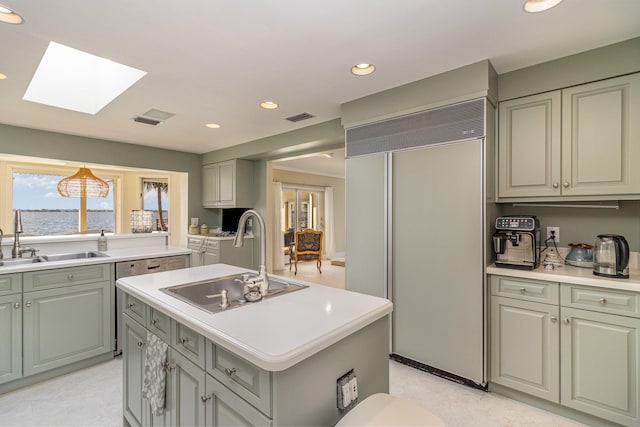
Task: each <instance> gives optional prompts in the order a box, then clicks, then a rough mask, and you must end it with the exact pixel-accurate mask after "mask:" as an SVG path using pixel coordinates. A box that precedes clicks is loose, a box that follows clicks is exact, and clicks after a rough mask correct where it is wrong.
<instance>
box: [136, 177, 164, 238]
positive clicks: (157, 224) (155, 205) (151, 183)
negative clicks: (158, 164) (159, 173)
mask: <svg viewBox="0 0 640 427" xmlns="http://www.w3.org/2000/svg"><path fill="white" fill-rule="evenodd" d="M168 206H169V182H168V180H166V179H161V178H153V179H150V178H144V179H143V180H142V209H144V210H151V211H153V212H154V213H153V226H152V229H153V230H157V231H168V230H169V226H168V224H169V207H168Z"/></svg>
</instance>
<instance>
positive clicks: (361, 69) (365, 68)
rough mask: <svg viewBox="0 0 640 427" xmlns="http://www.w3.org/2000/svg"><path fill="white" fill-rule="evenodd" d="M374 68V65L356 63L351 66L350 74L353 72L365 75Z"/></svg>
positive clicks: (357, 74)
mask: <svg viewBox="0 0 640 427" xmlns="http://www.w3.org/2000/svg"><path fill="white" fill-rule="evenodd" d="M375 70H376V66H375V65H373V64H367V63H362V64H357V65H354V66H353V67H351V74H354V75H356V76H367V75H369V74H371V73H373V72H374V71H375Z"/></svg>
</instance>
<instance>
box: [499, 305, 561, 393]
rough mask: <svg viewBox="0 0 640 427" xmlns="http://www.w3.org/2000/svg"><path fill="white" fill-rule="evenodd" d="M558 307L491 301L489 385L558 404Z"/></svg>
mask: <svg viewBox="0 0 640 427" xmlns="http://www.w3.org/2000/svg"><path fill="white" fill-rule="evenodd" d="M558 312H559V308H558V306H557V305H556V306H554V305H550V304H542V303H538V302H529V301H521V300H517V299H512V298H503V297H495V296H494V297H491V355H492V356H491V381H493V382H494V383H496V384H501V385H504V386H506V387H511V388H513V389H515V390H520V391H522V392H525V393H528V394H531V395H534V396H537V397H540V398H542V399H546V400H550V401H553V402H558V400H559V395H560V377H559V368H560V361H559V358H558V350H559V344H560V343H559V339H558V334H559V331H558Z"/></svg>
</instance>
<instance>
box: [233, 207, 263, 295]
mask: <svg viewBox="0 0 640 427" xmlns="http://www.w3.org/2000/svg"><path fill="white" fill-rule="evenodd" d="M252 215H253V217H255V218H256V220H257V221H258V225H259V226H260V266H259V267H258V276H257V277H253V278H251V279H249V282H251V283H252V284H254V285H257V286H260V293H261V294H262V296H265V295H266V294H267V292H269V279H268V278H267V261H266V259H267V229H266V226H265V224H264V219H263V218H262V216H261V215H260V214H259V213H258V212H257V211H255V210H253V209H249V210H247V211H245V212H244V213H243V214H242V216H240V220H239V221H238V231H237V232H236V237H235V238H234V239H233V246H235V247H236V248H240V247H242V245H244V233H245V226H246V224H247V219H248V218H249V217H250V216H252Z"/></svg>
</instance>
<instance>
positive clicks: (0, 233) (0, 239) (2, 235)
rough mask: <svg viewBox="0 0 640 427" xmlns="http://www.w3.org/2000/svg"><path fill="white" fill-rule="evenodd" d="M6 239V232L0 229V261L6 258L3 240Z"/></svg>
mask: <svg viewBox="0 0 640 427" xmlns="http://www.w3.org/2000/svg"><path fill="white" fill-rule="evenodd" d="M3 237H4V231H2V228H0V259H2V258H4V254H3V253H2V238H3Z"/></svg>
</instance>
